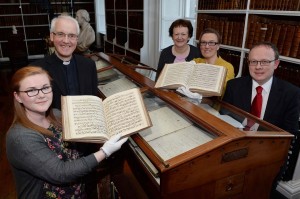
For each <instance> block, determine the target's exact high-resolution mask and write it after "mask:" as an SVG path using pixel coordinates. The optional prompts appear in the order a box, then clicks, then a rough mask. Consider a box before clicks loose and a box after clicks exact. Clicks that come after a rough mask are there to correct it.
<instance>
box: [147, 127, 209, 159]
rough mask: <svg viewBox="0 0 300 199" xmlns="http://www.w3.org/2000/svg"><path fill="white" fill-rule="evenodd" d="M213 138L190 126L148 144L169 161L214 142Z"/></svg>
mask: <svg viewBox="0 0 300 199" xmlns="http://www.w3.org/2000/svg"><path fill="white" fill-rule="evenodd" d="M213 138H214V137H213V136H212V135H210V134H208V133H206V132H205V131H204V130H201V129H199V128H197V127H195V126H193V125H192V126H188V127H186V128H183V129H180V130H178V131H175V132H173V133H170V134H167V135H165V136H163V137H159V138H157V139H154V140H152V141H150V142H148V144H149V145H150V146H151V147H152V148H153V149H154V150H155V152H156V153H157V154H158V155H159V156H160V157H161V158H162V159H163V160H164V161H166V160H169V159H171V158H173V157H176V156H178V155H180V154H182V153H184V152H187V151H189V150H191V149H193V148H195V147H197V146H200V145H202V144H204V143H207V142H209V141H211V140H213Z"/></svg>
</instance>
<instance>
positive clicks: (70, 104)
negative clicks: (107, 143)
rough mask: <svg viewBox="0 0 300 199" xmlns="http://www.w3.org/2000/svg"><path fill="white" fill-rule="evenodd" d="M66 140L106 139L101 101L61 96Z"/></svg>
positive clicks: (90, 97)
mask: <svg viewBox="0 0 300 199" xmlns="http://www.w3.org/2000/svg"><path fill="white" fill-rule="evenodd" d="M62 101H63V106H62V116H63V121H64V124H63V132H64V133H66V135H69V137H66V139H70V138H72V139H78V138H88V139H91V138H94V137H101V136H102V137H106V138H107V133H106V125H105V120H104V117H103V116H104V114H103V108H102V105H101V104H102V101H101V99H100V98H98V97H96V96H85V95H81V96H62Z"/></svg>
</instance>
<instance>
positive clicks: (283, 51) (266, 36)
mask: <svg viewBox="0 0 300 199" xmlns="http://www.w3.org/2000/svg"><path fill="white" fill-rule="evenodd" d="M249 19H250V21H249V25H248V33H247V40H246V47H247V48H251V47H252V45H253V44H255V43H258V42H261V41H269V42H272V43H274V44H275V45H276V46H277V48H278V51H279V54H280V55H283V56H287V57H294V58H300V48H299V45H300V24H299V22H297V21H295V23H292V22H291V21H290V22H289V23H284V24H283V23H282V21H280V20H272V19H266V18H263V17H258V16H251V18H249Z"/></svg>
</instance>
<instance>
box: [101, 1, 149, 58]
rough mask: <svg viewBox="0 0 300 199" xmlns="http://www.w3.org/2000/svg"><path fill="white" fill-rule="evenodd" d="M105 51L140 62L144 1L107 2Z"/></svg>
mask: <svg viewBox="0 0 300 199" xmlns="http://www.w3.org/2000/svg"><path fill="white" fill-rule="evenodd" d="M105 13H106V28H107V29H106V30H107V35H106V37H105V39H104V40H105V42H104V46H105V47H104V50H105V52H107V53H115V54H122V55H126V56H129V57H131V58H134V59H136V60H137V61H140V59H141V58H140V52H141V48H142V47H143V42H144V41H143V40H144V0H105Z"/></svg>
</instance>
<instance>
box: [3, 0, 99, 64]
mask: <svg viewBox="0 0 300 199" xmlns="http://www.w3.org/2000/svg"><path fill="white" fill-rule="evenodd" d="M47 2H48V3H47ZM78 9H86V10H87V11H88V12H89V14H90V19H91V21H90V23H91V25H92V26H93V28H94V29H95V11H94V1H93V0H87V1H81V0H71V1H45V2H44V1H43V2H42V1H30V0H10V1H4V0H0V62H1V61H9V46H10V45H8V40H9V37H10V36H11V35H12V26H13V25H15V26H16V28H17V31H18V35H19V34H20V36H21V37H22V38H23V41H24V44H25V49H24V51H26V52H24V53H25V54H27V56H28V59H37V58H42V57H43V56H44V55H45V54H46V53H47V49H46V42H45V38H46V37H47V36H49V29H50V22H51V20H52V19H53V17H56V16H58V15H60V14H61V13H62V12H67V13H69V14H70V15H71V16H73V17H75V15H76V11H77V10H78Z"/></svg>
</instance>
